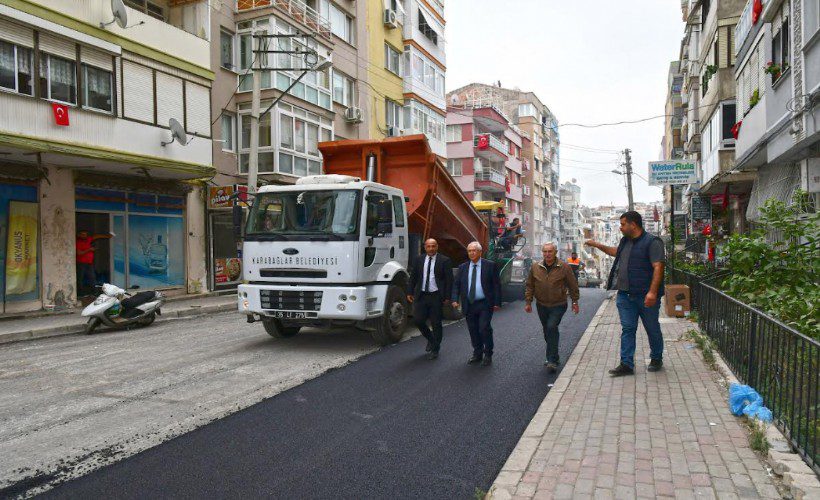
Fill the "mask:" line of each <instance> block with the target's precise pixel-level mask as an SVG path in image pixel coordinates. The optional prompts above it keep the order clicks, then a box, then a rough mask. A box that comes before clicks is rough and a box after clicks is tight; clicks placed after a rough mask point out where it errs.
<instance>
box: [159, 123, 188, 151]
mask: <svg viewBox="0 0 820 500" xmlns="http://www.w3.org/2000/svg"><path fill="white" fill-rule="evenodd" d="M168 128H170V129H171V140H170V141H168V142H165V141H162V143H161V144H162V145H163V146H167V145H168V144H171V143H172V142H174V141H179V143H180V144H182V145H183V146H185V145H186V144H188V134H186V133H185V128H184V127H183V126H182V125H181V124H180V123H179V122H178V121H177V119H176V118H171V119H170V120H168Z"/></svg>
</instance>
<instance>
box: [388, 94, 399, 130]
mask: <svg viewBox="0 0 820 500" xmlns="http://www.w3.org/2000/svg"><path fill="white" fill-rule="evenodd" d="M384 107H385V114H386V116H385V120H386V123H387V128H388V130H389V129H391V128H392V129H394V130H397V129H399V128H401V105H399V104H397V103H396V102H394V101H391V100H390V99H385V101H384Z"/></svg>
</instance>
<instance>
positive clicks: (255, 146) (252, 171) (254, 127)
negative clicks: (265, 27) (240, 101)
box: [248, 33, 262, 194]
mask: <svg viewBox="0 0 820 500" xmlns="http://www.w3.org/2000/svg"><path fill="white" fill-rule="evenodd" d="M254 45H255V46H256V50H262V49H261V47H262V39H261V38H257V37H256V33H254V34H253V35H252V36H251V46H252V47H253V46H254ZM251 53H252V54H254V55H255V54H258V52H255V51H252V52H251ZM254 60H256V57H254V58H253V59H252V60H251V68H250V69H251V71H252V72H253V93H252V97H251V137H250V139H251V153H250V157H249V158H248V192H249V193H251V194H256V186H257V182H258V181H257V178H258V176H259V106H260V100H261V98H262V75H261V74H260V73H259V71H257V70H256V68H254V67H253V61H254Z"/></svg>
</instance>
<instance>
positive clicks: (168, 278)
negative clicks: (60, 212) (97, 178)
mask: <svg viewBox="0 0 820 500" xmlns="http://www.w3.org/2000/svg"><path fill="white" fill-rule="evenodd" d="M75 208H76V230H77V232H78V233H80V232H81V231H85V232H87V233H89V234H90V235H98V236H101V237H100V238H99V239H96V240H95V241H94V249H95V252H94V259H93V260H94V262H93V264H94V270H95V275H96V281H97V283H103V282H108V283H112V284H115V285H117V286H120V287H123V288H136V287H139V288H141V289H167V288H182V287H185V284H186V261H185V256H186V248H185V245H186V237H185V235H186V229H185V216H184V214H185V197H184V196H183V195H179V196H176V195H169V194H158V193H149V192H136V191H125V190H109V189H97V188H93V187H77V188H76V189H75Z"/></svg>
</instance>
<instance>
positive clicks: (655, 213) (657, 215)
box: [652, 207, 661, 222]
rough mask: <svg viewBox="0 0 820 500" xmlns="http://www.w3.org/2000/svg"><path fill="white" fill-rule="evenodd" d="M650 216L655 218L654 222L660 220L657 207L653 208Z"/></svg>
mask: <svg viewBox="0 0 820 500" xmlns="http://www.w3.org/2000/svg"><path fill="white" fill-rule="evenodd" d="M652 218H653V219H654V220H655V222H658V221H659V220H661V216H660V214H659V213H658V207H655V210H654V212H653V213H652Z"/></svg>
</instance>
